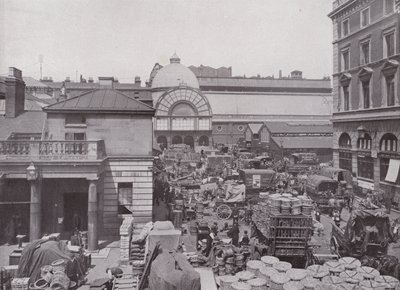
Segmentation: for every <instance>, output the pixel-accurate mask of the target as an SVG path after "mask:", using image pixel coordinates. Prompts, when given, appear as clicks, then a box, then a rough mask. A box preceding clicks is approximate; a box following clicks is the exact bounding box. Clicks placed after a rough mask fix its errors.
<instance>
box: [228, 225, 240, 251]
mask: <svg viewBox="0 0 400 290" xmlns="http://www.w3.org/2000/svg"><path fill="white" fill-rule="evenodd" d="M239 232H240V231H239V225H238V223H237V222H236V223H235V221H234V222H233V226H232V228H231V229H230V230H229V231H228V237H230V238H231V239H232V245H234V246H235V247H238V246H239Z"/></svg>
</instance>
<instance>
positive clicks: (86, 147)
mask: <svg viewBox="0 0 400 290" xmlns="http://www.w3.org/2000/svg"><path fill="white" fill-rule="evenodd" d="M104 156H105V146H104V141H103V140H96V141H86V140H85V141H64V140H63V141H54V140H46V141H21V140H6V141H0V160H29V161H35V160H43V161H46V160H49V161H52V160H60V161H61V160H66V161H68V160H71V161H77V160H99V159H102V158H103V157H104Z"/></svg>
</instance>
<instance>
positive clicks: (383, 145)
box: [379, 133, 397, 152]
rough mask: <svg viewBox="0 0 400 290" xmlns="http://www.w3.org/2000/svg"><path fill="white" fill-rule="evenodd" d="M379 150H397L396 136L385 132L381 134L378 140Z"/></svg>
mask: <svg viewBox="0 0 400 290" xmlns="http://www.w3.org/2000/svg"><path fill="white" fill-rule="evenodd" d="M379 148H380V151H386V152H396V151H397V138H396V136H395V135H393V134H390V133H387V134H385V135H383V137H382V139H381V142H380V147H379Z"/></svg>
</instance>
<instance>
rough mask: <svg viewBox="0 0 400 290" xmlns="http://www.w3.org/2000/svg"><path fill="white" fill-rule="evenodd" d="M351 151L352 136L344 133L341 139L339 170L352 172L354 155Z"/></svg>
mask: <svg viewBox="0 0 400 290" xmlns="http://www.w3.org/2000/svg"><path fill="white" fill-rule="evenodd" d="M350 149H351V139H350V136H349V134H347V133H342V135H340V137H339V168H342V169H346V170H348V171H350V172H352V171H353V169H352V166H353V165H352V153H351V151H350Z"/></svg>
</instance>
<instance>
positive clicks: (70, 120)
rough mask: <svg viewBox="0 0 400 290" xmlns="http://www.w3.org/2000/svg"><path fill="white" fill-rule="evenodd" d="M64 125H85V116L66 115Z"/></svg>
mask: <svg viewBox="0 0 400 290" xmlns="http://www.w3.org/2000/svg"><path fill="white" fill-rule="evenodd" d="M65 125H86V117H85V116H82V115H79V114H70V115H66V117H65Z"/></svg>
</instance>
